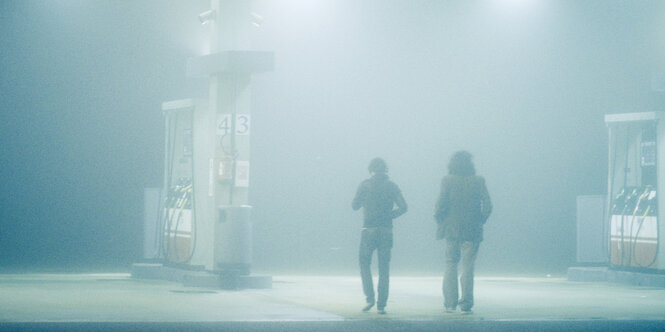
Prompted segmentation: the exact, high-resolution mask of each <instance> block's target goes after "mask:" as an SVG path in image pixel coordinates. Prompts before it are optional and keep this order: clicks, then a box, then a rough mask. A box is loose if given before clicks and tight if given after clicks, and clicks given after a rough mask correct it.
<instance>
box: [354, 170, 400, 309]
mask: <svg viewBox="0 0 665 332" xmlns="http://www.w3.org/2000/svg"><path fill="white" fill-rule="evenodd" d="M368 169H369V172H370V174H371V175H372V176H371V177H370V178H369V179H367V180H365V181H363V182H362V183H361V184H360V186H359V187H358V191H357V192H356V196H355V197H354V198H353V202H352V204H351V206H352V207H353V209H354V210H358V209H360V208H361V207H362V208H363V213H364V221H363V228H362V233H361V240H360V252H359V261H360V276H361V278H362V282H363V292H364V293H365V299H366V305H365V307H364V308H363V311H368V310H369V309H371V308H372V307H373V306H374V303H375V298H374V283H373V282H372V272H371V270H370V264H371V263H372V254H373V253H374V250H375V249H376V250H377V252H378V253H377V255H378V259H379V284H378V286H377V292H378V293H379V296H378V302H377V306H376V308H377V310H378V313H379V314H385V313H386V312H385V307H386V302H387V301H388V287H389V286H388V285H389V282H390V280H389V279H390V251H391V249H392V247H393V219H395V218H397V217H399V216H401V215H402V214H404V213H405V212H406V210H407V205H406V202H405V201H404V197H402V192H401V190H400V189H399V187H398V186H397V185H396V184H395V183H394V182H392V181H390V180H389V179H388V175H387V174H386V173H387V172H388V166H387V165H386V162H385V161H384V160H383V159H381V158H374V159H372V161H371V162H370V164H369V167H368ZM395 205H396V206H397V209H394V207H395Z"/></svg>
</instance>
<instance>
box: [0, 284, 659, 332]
mask: <svg viewBox="0 0 665 332" xmlns="http://www.w3.org/2000/svg"><path fill="white" fill-rule="evenodd" d="M390 282H391V283H390V299H389V301H388V306H387V307H386V310H387V314H386V315H379V314H377V312H376V309H375V308H373V309H372V310H371V311H370V312H366V313H364V312H361V310H360V309H361V308H362V306H363V305H364V299H363V295H362V291H361V286H360V278H359V277H358V276H346V277H345V276H291V275H279V276H273V283H272V288H271V289H244V290H219V289H208V288H197V287H185V286H183V285H182V284H179V283H176V282H170V281H160V280H145V279H133V278H132V277H131V276H130V275H129V274H3V275H0V329H2V330H58V331H65V330H160V331H161V330H171V331H182V330H190V331H191V330H209V331H213V330H233V331H356V330H359V331H386V330H393V331H427V330H438V331H441V330H450V331H453V330H473V331H497V330H499V331H501V330H502V331H515V330H519V331H522V330H538V331H561V330H577V331H590V330H598V331H608V330H613V331H627V330H640V331H645V330H648V331H651V330H665V289H663V288H650V287H643V286H628V285H622V284H611V283H591V282H572V281H568V280H567V279H566V278H564V277H552V278H547V277H542V278H540V277H539V278H534V277H491V276H477V277H476V287H475V300H476V301H475V302H476V305H475V307H474V312H473V314H472V315H461V314H460V313H453V314H448V313H444V311H443V306H442V295H441V277H439V276H428V277H411V276H400V275H395V276H392V278H391V280H390Z"/></svg>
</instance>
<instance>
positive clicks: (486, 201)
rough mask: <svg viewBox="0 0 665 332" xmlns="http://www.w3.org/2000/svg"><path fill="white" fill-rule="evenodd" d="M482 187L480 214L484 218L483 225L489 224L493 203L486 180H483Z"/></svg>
mask: <svg viewBox="0 0 665 332" xmlns="http://www.w3.org/2000/svg"><path fill="white" fill-rule="evenodd" d="M481 180H482V181H481V183H480V184H481V186H480V213H481V214H482V216H483V224H484V223H485V222H487V218H489V217H490V214H491V213H492V201H491V200H490V193H489V192H488V191H487V186H485V179H483V178H481Z"/></svg>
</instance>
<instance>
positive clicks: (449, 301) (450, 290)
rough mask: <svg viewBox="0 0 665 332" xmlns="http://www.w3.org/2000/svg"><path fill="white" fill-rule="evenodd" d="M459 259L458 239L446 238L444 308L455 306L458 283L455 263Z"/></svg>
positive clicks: (453, 307)
mask: <svg viewBox="0 0 665 332" xmlns="http://www.w3.org/2000/svg"><path fill="white" fill-rule="evenodd" d="M459 261H460V241H457V240H451V239H446V272H445V274H444V276H443V305H444V307H445V308H446V309H451V310H454V309H455V308H457V300H458V294H459V291H458V285H457V263H459Z"/></svg>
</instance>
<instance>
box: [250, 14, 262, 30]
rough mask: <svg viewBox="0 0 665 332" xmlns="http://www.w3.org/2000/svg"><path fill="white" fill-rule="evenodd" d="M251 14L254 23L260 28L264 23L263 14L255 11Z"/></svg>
mask: <svg viewBox="0 0 665 332" xmlns="http://www.w3.org/2000/svg"><path fill="white" fill-rule="evenodd" d="M250 15H251V16H252V20H251V21H252V25H254V26H255V27H257V28H260V27H261V24H263V16H261V15H259V14H257V13H254V12H252V13H251V14H250Z"/></svg>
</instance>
